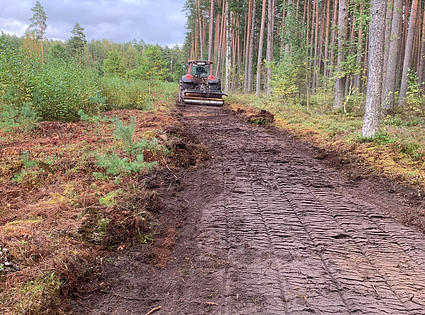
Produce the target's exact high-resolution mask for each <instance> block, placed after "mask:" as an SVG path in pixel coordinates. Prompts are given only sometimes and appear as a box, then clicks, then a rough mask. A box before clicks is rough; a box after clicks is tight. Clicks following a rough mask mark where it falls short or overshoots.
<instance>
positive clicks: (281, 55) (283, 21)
mask: <svg viewBox="0 0 425 315" xmlns="http://www.w3.org/2000/svg"><path fill="white" fill-rule="evenodd" d="M285 9H286V0H283V3H282V25H281V30H280V32H281V36H280V49H279V51H280V60H282V58H283V52H284V47H285V39H284V36H283V32H284V31H285V16H286V10H285Z"/></svg>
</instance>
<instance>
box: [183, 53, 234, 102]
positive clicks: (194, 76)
mask: <svg viewBox="0 0 425 315" xmlns="http://www.w3.org/2000/svg"><path fill="white" fill-rule="evenodd" d="M211 73H212V62H211V61H195V60H190V61H189V71H188V74H187V75H185V76H183V77H182V78H181V79H180V84H179V103H180V104H194V105H209V106H223V105H224V100H223V95H225V96H227V94H226V93H223V92H222V91H221V81H220V79H218V78H217V77H215V76H213V75H212V74H211Z"/></svg>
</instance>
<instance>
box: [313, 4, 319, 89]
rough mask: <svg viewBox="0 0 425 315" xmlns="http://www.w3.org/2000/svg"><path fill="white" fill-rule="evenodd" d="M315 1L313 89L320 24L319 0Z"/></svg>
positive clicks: (314, 85) (316, 74) (317, 57)
mask: <svg viewBox="0 0 425 315" xmlns="http://www.w3.org/2000/svg"><path fill="white" fill-rule="evenodd" d="M314 2H315V9H314V10H315V13H316V17H315V19H316V27H315V29H316V30H315V32H314V58H313V59H314V63H313V84H312V88H313V90H315V89H316V87H317V76H318V73H317V68H318V63H317V62H318V59H319V42H318V41H319V30H320V24H319V1H314Z"/></svg>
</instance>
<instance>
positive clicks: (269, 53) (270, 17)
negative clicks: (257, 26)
mask: <svg viewBox="0 0 425 315" xmlns="http://www.w3.org/2000/svg"><path fill="white" fill-rule="evenodd" d="M268 2H269V4H268V5H269V7H268V13H267V49H266V61H267V62H270V63H271V62H273V31H274V14H275V11H274V7H275V1H274V0H268ZM266 75H267V82H266V91H267V97H270V95H271V94H272V87H271V80H272V69H271V68H270V66H267V68H266Z"/></svg>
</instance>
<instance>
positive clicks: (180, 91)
mask: <svg viewBox="0 0 425 315" xmlns="http://www.w3.org/2000/svg"><path fill="white" fill-rule="evenodd" d="M182 83H183V82H182V81H180V83H179V98H178V103H179V104H183V91H184V89H183V84H182Z"/></svg>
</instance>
